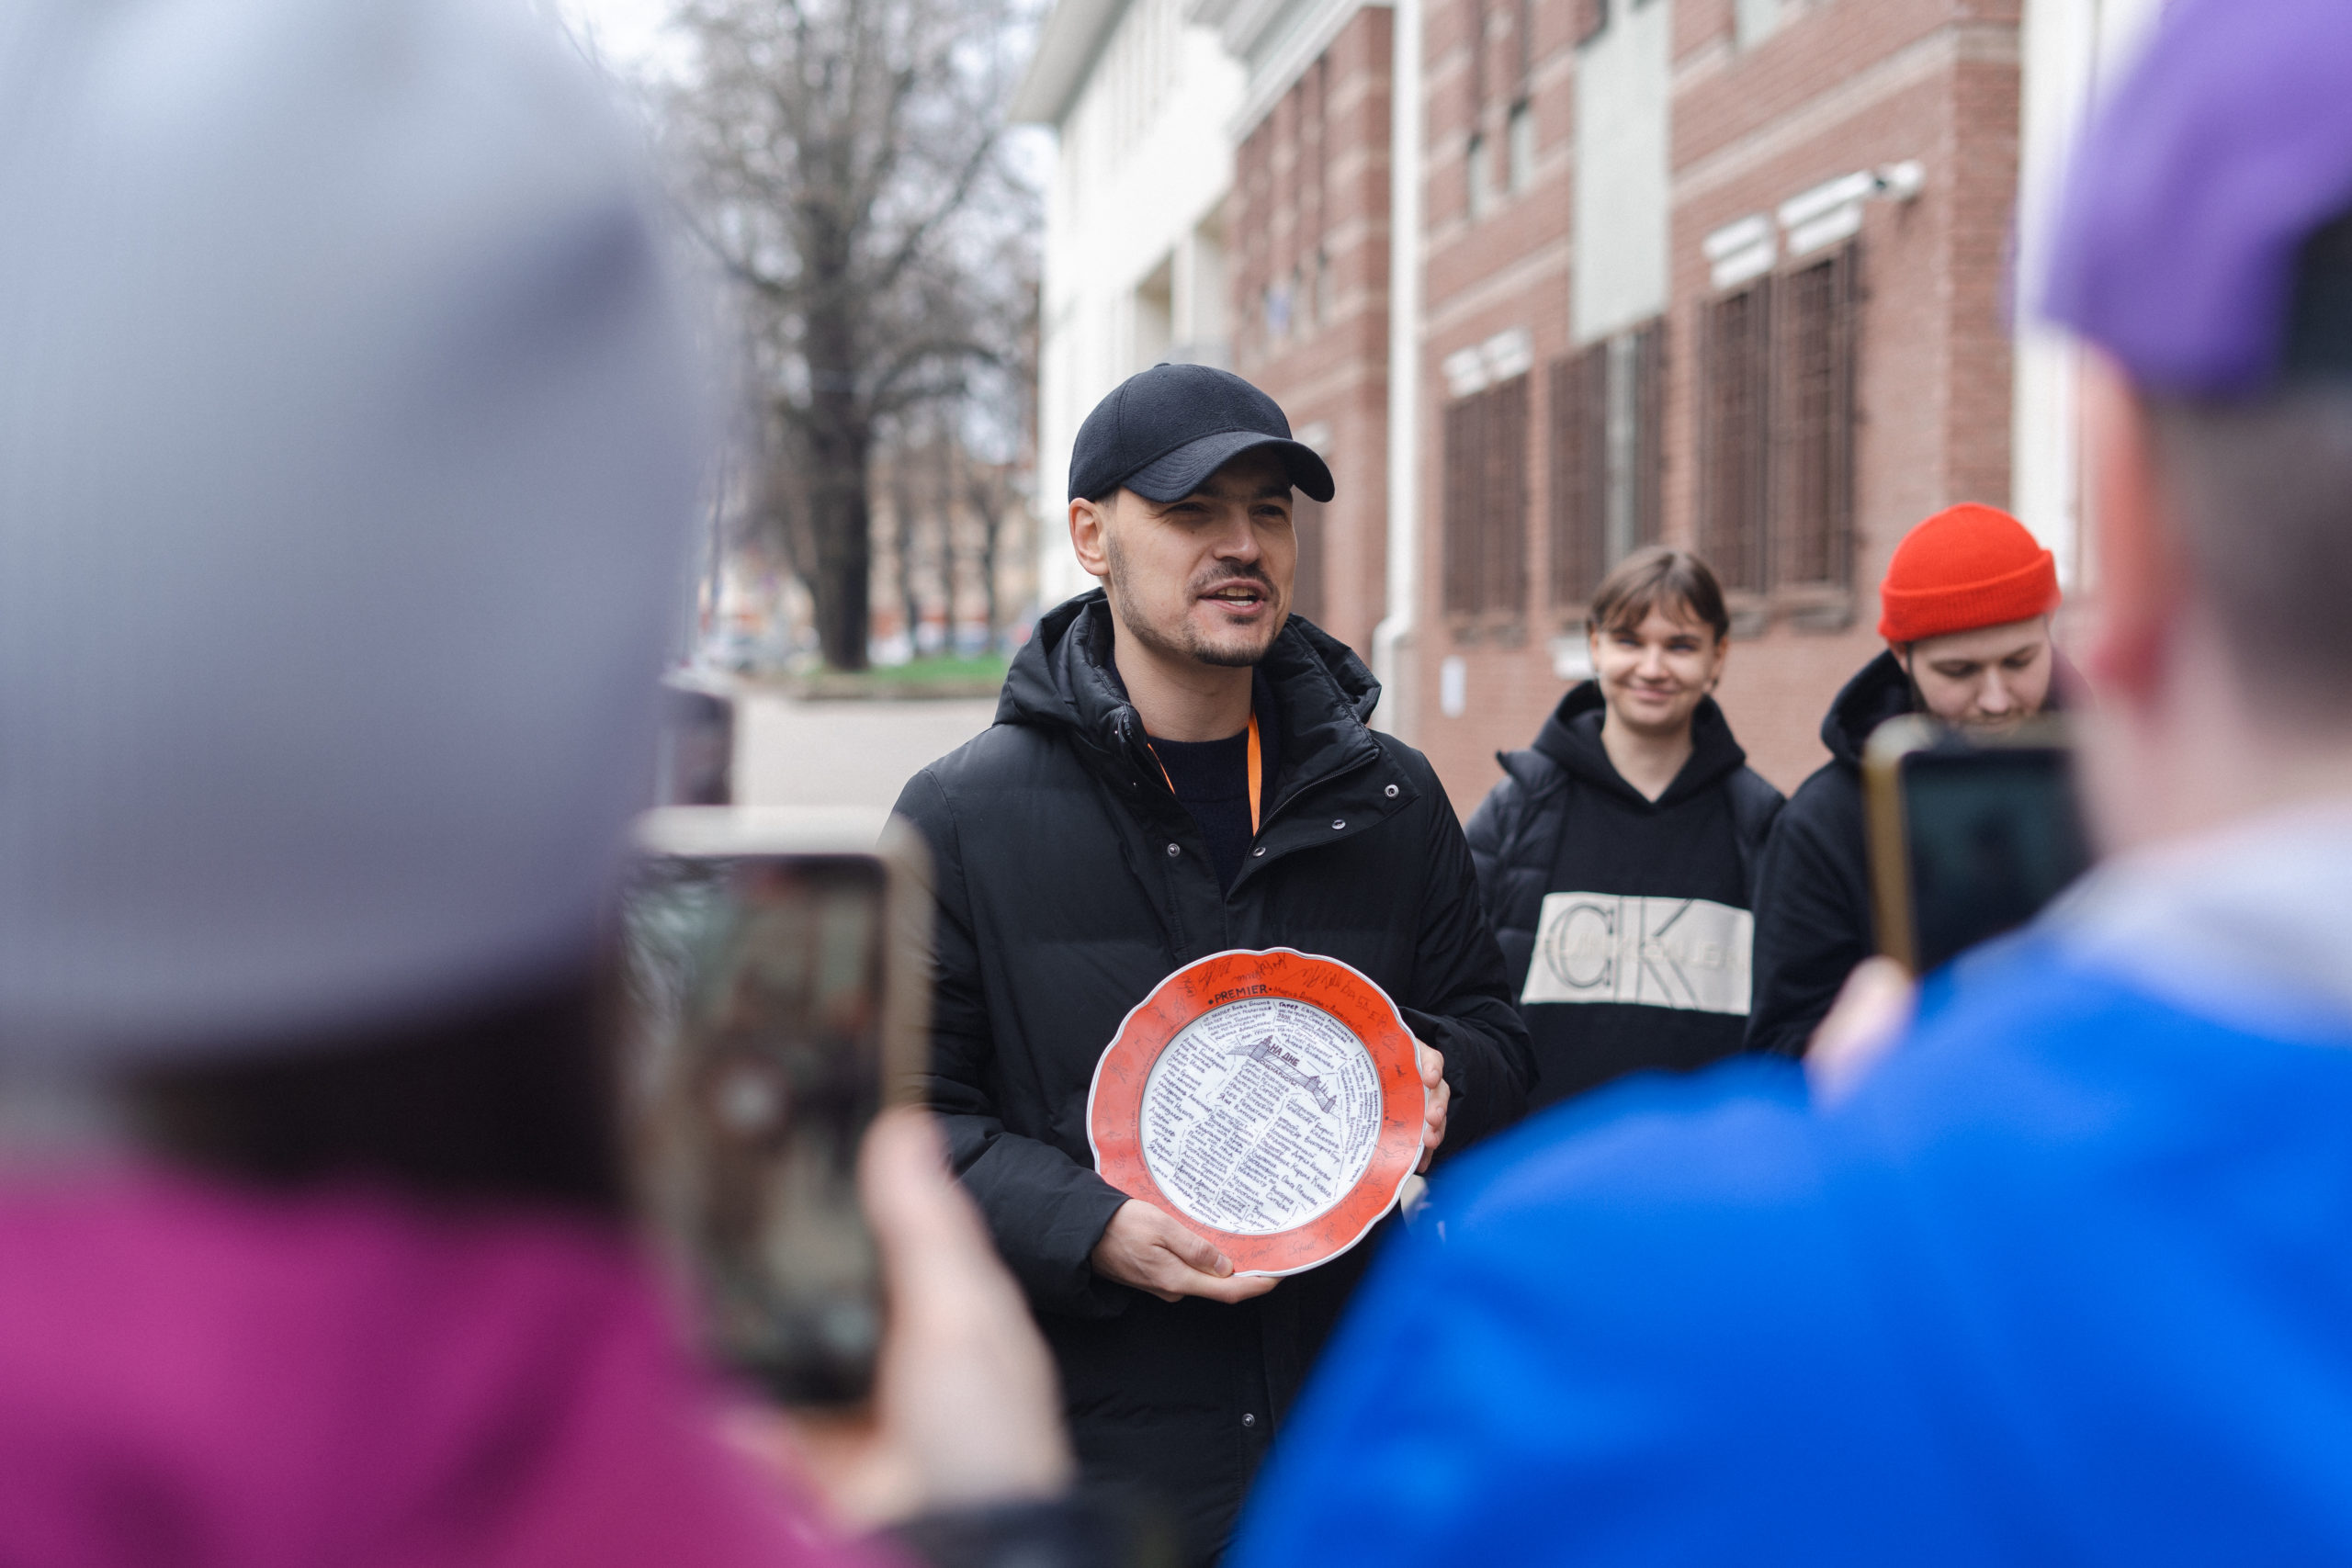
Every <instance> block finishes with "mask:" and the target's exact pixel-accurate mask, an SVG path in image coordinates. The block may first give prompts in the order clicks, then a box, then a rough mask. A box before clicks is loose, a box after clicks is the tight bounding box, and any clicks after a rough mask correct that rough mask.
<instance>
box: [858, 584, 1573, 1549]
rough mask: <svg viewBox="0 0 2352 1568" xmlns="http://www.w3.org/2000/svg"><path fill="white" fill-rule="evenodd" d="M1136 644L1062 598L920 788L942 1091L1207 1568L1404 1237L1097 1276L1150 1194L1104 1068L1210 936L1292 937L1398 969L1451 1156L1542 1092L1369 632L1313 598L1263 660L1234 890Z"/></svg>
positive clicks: (1394, 983)
mask: <svg viewBox="0 0 2352 1568" xmlns="http://www.w3.org/2000/svg"><path fill="white" fill-rule="evenodd" d="M1110 662H1111V625H1110V616H1109V614H1108V612H1107V610H1106V609H1105V608H1104V606H1103V596H1102V594H1101V593H1100V592H1093V593H1089V594H1086V595H1084V596H1082V597H1080V598H1078V599H1074V600H1072V601H1070V602H1069V603H1068V604H1063V605H1061V606H1060V607H1058V608H1057V609H1056V610H1054V611H1053V612H1052V613H1051V614H1049V615H1046V617H1045V618H1044V619H1043V620H1042V621H1040V622H1039V623H1038V626H1037V631H1036V635H1035V637H1033V638H1032V639H1031V641H1030V642H1029V644H1028V646H1026V647H1025V648H1023V649H1022V650H1021V653H1020V655H1019V656H1018V657H1017V658H1016V659H1015V660H1013V665H1012V673H1011V674H1010V675H1009V676H1008V677H1007V679H1006V681H1005V688H1004V696H1003V700H1002V701H1001V704H1000V705H999V706H998V709H997V722H996V724H995V725H994V726H993V727H992V728H989V730H988V731H986V732H985V733H984V734H982V735H980V736H979V737H978V739H974V740H973V741H971V742H970V743H969V744H967V745H966V746H964V747H963V748H962V749H960V750H956V751H955V752H952V753H951V754H949V755H948V756H946V757H944V758H943V759H941V760H940V761H937V762H934V763H933V764H932V765H931V766H930V767H928V768H925V769H924V770H923V771H922V773H918V774H916V775H915V777H914V779H913V780H912V781H911V782H910V784H908V785H907V788H906V791H905V793H904V794H903V795H901V796H900V797H899V807H898V809H899V812H900V813H901V814H902V815H904V816H906V817H908V818H911V819H912V820H913V821H914V822H915V824H916V825H917V826H918V827H920V828H921V829H922V832H923V834H924V836H925V837H926V838H927V839H928V840H930V843H931V847H932V852H933V857H934V860H935V862H936V867H935V870H936V874H937V878H938V893H939V924H938V953H939V957H938V968H937V1006H936V1017H935V1031H936V1032H935V1036H934V1041H935V1043H934V1055H933V1076H932V1077H931V1079H930V1081H929V1086H928V1095H929V1099H930V1101H931V1103H932V1105H933V1107H934V1108H935V1109H936V1110H937V1111H939V1112H940V1114H941V1115H942V1117H943V1118H944V1122H945V1124H946V1132H947V1138H948V1145H949V1153H950V1157H951V1159H952V1160H953V1163H954V1165H955V1168H956V1170H957V1171H958V1172H959V1173H961V1175H962V1177H963V1179H964V1181H965V1184H966V1185H967V1188H968V1189H969V1190H970V1191H971V1192H972V1194H973V1196H974V1197H975V1198H977V1199H978V1201H979V1204H980V1207H981V1210H982V1211H983V1212H984V1213H986V1215H987V1217H988V1221H989V1228H990V1230H991V1231H992V1232H993V1233H994V1235H995V1237H996V1242H997V1246H998V1247H999V1249H1000V1250H1001V1252H1002V1253H1003V1255H1004V1258H1005V1260H1006V1262H1007V1263H1008V1264H1010V1265H1011V1267H1012V1270H1013V1272H1014V1273H1015V1274H1016V1275H1017V1276H1018V1277H1019V1278H1020V1280H1021V1282H1022V1284H1023V1287H1024V1288H1025V1289H1026V1291H1027V1292H1028V1294H1029V1299H1030V1302H1031V1303H1032V1304H1033V1305H1034V1306H1035V1309H1036V1312H1037V1315H1038V1321H1039V1323H1040V1324H1041V1325H1042V1326H1043V1327H1044V1329H1045V1332H1046V1338H1047V1339H1048V1340H1049V1341H1050V1342H1051V1344H1052V1346H1053V1348H1054V1352H1055V1356H1056V1359H1057V1361H1058V1362H1059V1364H1060V1368H1061V1376H1062V1392H1063V1395H1064V1398H1065V1400H1066V1401H1067V1403H1068V1406H1069V1417H1070V1425H1071V1429H1072V1434H1073V1436H1074V1438H1075V1439H1076V1443H1077V1447H1078V1450H1079V1454H1080V1460H1081V1461H1082V1463H1083V1465H1084V1467H1085V1469H1086V1471H1087V1472H1088V1474H1089V1475H1090V1477H1091V1478H1094V1479H1097V1480H1106V1481H1113V1482H1119V1483H1126V1484H1129V1485H1132V1486H1140V1487H1146V1488H1149V1489H1151V1490H1154V1491H1157V1492H1158V1493H1159V1494H1160V1495H1162V1496H1163V1497H1165V1498H1166V1499H1167V1500H1168V1502H1169V1503H1170V1505H1171V1506H1173V1507H1174V1508H1175V1510H1176V1512H1177V1516H1178V1518H1179V1522H1180V1525H1181V1527H1182V1531H1183V1535H1184V1539H1185V1545H1186V1553H1187V1556H1188V1557H1189V1558H1190V1559H1191V1560H1192V1561H1194V1562H1205V1561H1207V1560H1208V1559H1209V1558H1210V1557H1211V1556H1212V1555H1213V1554H1214V1553H1215V1552H1216V1551H1217V1550H1218V1549H1219V1548H1220V1547H1221V1546H1222V1544H1223V1542H1224V1540H1225V1537H1226V1536H1227V1533H1228V1532H1229V1531H1230V1529H1231V1528H1232V1522H1233V1518H1234V1515H1235V1512H1236V1510H1237V1509H1238V1506H1239V1505H1240V1501H1241V1495H1242V1491H1243V1489H1244V1488H1245V1486H1246V1485H1247V1484H1248V1483H1249V1480H1250V1475H1251V1473H1252V1472H1254V1471H1255V1470H1256V1468H1257V1466H1258V1463H1259V1461H1261V1459H1262V1458H1263V1457H1264V1455H1265V1452H1266V1450H1267V1445H1268V1442H1269V1441H1270V1439H1271V1438H1272V1433H1273V1431H1274V1429H1275V1427H1277V1425H1278V1424H1279V1422H1280V1419H1281V1417H1282V1416H1283V1412H1284V1411H1285V1410H1286V1409H1287V1408H1288V1406H1289V1404H1290V1402H1291V1400H1292V1398H1293V1397H1294V1395H1295V1393H1296V1392H1297V1390H1298V1387H1299V1384H1300V1382H1301V1381H1302V1380H1303V1379H1304V1378H1305V1376H1306V1371H1307V1367H1308V1364H1309V1363H1310V1362H1311V1361H1312V1360H1313V1359H1314V1356H1315V1353H1316V1351H1317V1348H1318V1347H1319V1346H1320V1345H1321V1344H1322V1342H1323V1338H1324V1337H1325V1335H1326V1334H1327V1333H1328V1332H1329V1329H1330V1327H1331V1325H1332V1324H1333V1323H1334V1321H1335V1320H1336V1319H1337V1318H1338V1316H1339V1314H1340V1308H1341V1306H1342V1305H1343V1304H1344V1303H1345V1302H1346V1300H1347V1297H1348V1293H1349V1292H1350V1290H1351V1287H1352V1286H1353V1285H1354V1283H1355V1281H1356V1280H1357V1278H1358V1277H1359V1276H1360V1275H1361V1274H1362V1272H1363V1268H1364V1265H1365V1263H1366V1261H1367V1259H1368V1258H1370V1256H1371V1253H1372V1250H1373V1241H1374V1240H1376V1239H1377V1238H1376V1237H1375V1238H1372V1239H1371V1240H1368V1241H1367V1243H1366V1244H1365V1245H1364V1246H1362V1247H1357V1248H1356V1249H1355V1250H1354V1251H1353V1252H1351V1253H1349V1254H1347V1255H1346V1256H1344V1257H1342V1258H1339V1259H1337V1260H1335V1261H1334V1262H1332V1263H1329V1264H1327V1265H1326V1266H1324V1267H1323V1268H1321V1269H1315V1270H1313V1271H1311V1272H1308V1273H1306V1274H1302V1275H1297V1276H1295V1277H1292V1278H1290V1279H1286V1280H1283V1282H1282V1283H1281V1284H1280V1285H1278V1286H1276V1287H1275V1288H1274V1290H1273V1291H1272V1292H1270V1293H1269V1294H1267V1295H1265V1296H1262V1297H1260V1298H1259V1299H1257V1300H1255V1301H1251V1302H1245V1303H1240V1304H1239V1305H1237V1306H1227V1305H1220V1304H1217V1303H1210V1302H1205V1301H1201V1300H1197V1299H1187V1300H1184V1301H1181V1302H1176V1303H1168V1302H1162V1301H1160V1300H1159V1299H1158V1298H1156V1297H1153V1296H1148V1295H1146V1294H1144V1293H1143V1292H1139V1291H1135V1290H1131V1289H1129V1288H1128V1287H1126V1286H1124V1285H1119V1284H1114V1283H1112V1282H1110V1281H1108V1280H1103V1279H1100V1278H1098V1277H1096V1276H1095V1275H1094V1274H1093V1272H1092V1271H1091V1269H1089V1267H1088V1262H1087V1259H1088V1256H1089V1254H1090V1253H1091V1252H1092V1250H1093V1247H1094V1244H1095V1242H1096V1241H1097V1240H1099V1239H1100V1238H1101V1236H1102V1234H1103V1227H1104V1226H1105V1225H1106V1224H1109V1223H1110V1219H1111V1215H1112V1213H1114V1211H1115V1210H1116V1209H1117V1208H1118V1207H1119V1205H1120V1204H1121V1203H1122V1202H1124V1201H1125V1197H1124V1195H1123V1194H1121V1193H1120V1192H1118V1191H1117V1190H1115V1189H1114V1188H1112V1187H1111V1186H1110V1185H1109V1184H1108V1183H1106V1182H1104V1181H1103V1179H1101V1178H1100V1177H1098V1176H1096V1175H1095V1174H1094V1169H1093V1159H1092V1156H1091V1151H1090V1148H1089V1145H1088V1142H1087V1135H1086V1100H1087V1089H1088V1086H1089V1085H1090V1083H1091V1080H1092V1077H1093V1072H1094V1066H1095V1062H1096V1060H1097V1059H1098V1058H1099V1057H1100V1056H1101V1055H1102V1053H1103V1047H1104V1046H1105V1045H1107V1044H1108V1043H1110V1041H1111V1037H1112V1036H1113V1035H1114V1033H1115V1032H1117V1031H1118V1027H1119V1023H1120V1021H1121V1020H1122V1019H1124V1018H1125V1016H1126V1014H1127V1011H1128V1010H1129V1009H1131V1008H1133V1007H1134V1006H1135V1005H1136V1002H1138V1001H1140V1000H1141V999H1142V998H1143V997H1144V995H1145V994H1146V993H1147V992H1148V991H1149V990H1150V989H1151V988H1152V987H1154V986H1155V985H1157V984H1159V981H1160V980H1161V979H1162V978H1164V977H1165V976H1167V975H1168V974H1169V972H1170V971H1171V970H1173V969H1175V968H1177V967H1178V966H1180V965H1182V964H1186V963H1189V962H1191V961H1192V960H1193V959H1196V958H1200V957H1203V956H1204V955H1206V954H1209V953H1217V952H1220V951H1223V950H1225V949H1227V948H1263V947H1273V946H1290V947H1295V948H1299V949H1302V950H1304V951H1306V952H1310V953H1325V954H1329V956H1331V957H1334V958H1338V959H1341V960H1343V961H1345V962H1346V963H1348V964H1353V965H1354V966H1355V967H1356V968H1357V969H1359V970H1361V971H1363V973H1364V974H1365V975H1368V976H1371V977H1372V978H1373V980H1374V981H1375V982H1376V983H1378V984H1379V985H1380V986H1381V987H1384V988H1385V990H1386V991H1387V992H1388V994H1389V996H1390V997H1391V998H1394V999H1395V1001H1396V1002H1397V1006H1398V1008H1399V1009H1400V1010H1402V1011H1403V1012H1404V1015H1405V1019H1406V1021H1407V1023H1408V1025H1410V1027H1411V1028H1412V1030H1413V1032H1415V1033H1416V1034H1417V1035H1419V1037H1420V1038H1421V1039H1422V1040H1423V1041H1424V1042H1426V1043H1429V1044H1430V1045H1431V1046H1433V1047H1435V1048H1436V1049H1437V1050H1439V1051H1441V1052H1442V1053H1444V1055H1445V1062H1446V1068H1445V1072H1446V1078H1447V1081H1448V1083H1449V1084H1450V1085H1451V1086H1452V1089H1453V1112H1452V1121H1451V1124H1450V1128H1449V1134H1448V1138H1447V1145H1446V1146H1447V1151H1448V1152H1449V1153H1451V1152H1453V1151H1456V1150H1458V1149H1459V1148H1461V1147H1462V1146H1464V1145H1467V1144H1469V1143H1471V1142H1473V1141H1475V1140H1476V1138H1477V1137H1478V1136H1480V1135H1481V1134H1485V1133H1487V1132H1491V1131H1493V1130H1495V1129H1496V1128H1498V1127H1500V1126H1502V1125H1504V1124H1505V1123H1507V1122H1510V1121H1511V1120H1513V1119H1514V1118H1516V1117H1517V1116H1518V1115H1520V1114H1521V1111H1522V1110H1523V1109H1524V1107H1525V1104H1526V1097H1527V1089H1528V1083H1529V1079H1530V1078H1531V1077H1532V1068H1531V1066H1530V1063H1529V1059H1528V1052H1527V1036H1526V1033H1525V1032H1524V1031H1523V1030H1522V1029H1521V1026H1520V1022H1519V1018H1518V1015H1517V1014H1516V1013H1515V1012H1513V1011H1512V1010H1511V1005H1510V994H1509V992H1508V990H1507V989H1506V987H1505V983H1504V980H1503V965H1502V955H1501V954H1500V953H1498V951H1497V950H1496V947H1495V942H1494V939H1493V937H1491V936H1490V935H1488V934H1487V925H1486V921H1485V920H1484V919H1482V918H1481V917H1480V915H1479V912H1478V893H1477V885H1476V878H1475V876H1474V874H1473V873H1472V870H1471V865H1470V852H1469V850H1468V848H1467V846H1466V845H1465V844H1464V842H1463V838H1462V830H1461V829H1460V827H1459V826H1458V825H1457V824H1456V823H1455V820H1454V817H1453V807H1452V806H1451V805H1450V804H1449V803H1448V802H1447V800H1446V795H1445V791H1444V790H1443V789H1442V787H1441V786H1440V785H1439V784H1438V781H1437V777H1436V775H1435V773H1432V772H1431V770H1430V766H1429V764H1428V763H1427V762H1426V761H1423V759H1422V758H1421V756H1420V754H1419V752H1417V751H1414V750H1412V749H1411V748H1409V747H1407V746H1404V745H1401V744H1399V743H1398V742H1397V741H1396V740H1395V739H1391V738H1389V737H1387V736H1385V735H1380V734H1376V733H1374V731H1373V730H1372V729H1370V728H1367V727H1366V725H1365V723H1364V720H1365V718H1366V717H1367V716H1369V715H1370V714H1371V712H1372V709H1373V705H1374V701H1375V700H1376V699H1377V697H1378V695H1379V687H1378V686H1377V684H1375V683H1374V681H1373V679H1372V676H1371V673H1370V672H1369V671H1366V670H1365V669H1364V667H1363V664H1362V663H1361V662H1360V661H1358V660H1357V659H1356V657H1355V656H1354V655H1353V654H1352V653H1350V652H1349V651H1348V649H1346V648H1345V647H1344V646H1342V645H1341V644H1340V643H1339V642H1337V641H1335V640H1333V639H1332V638H1330V637H1327V636H1325V635H1324V634H1323V633H1322V632H1320V631H1317V630H1316V629H1315V628H1314V627H1312V626H1308V625H1307V624H1306V623H1305V622H1303V621H1300V620H1297V619H1295V618H1294V619H1293V620H1292V621H1291V623H1290V625H1289V626H1287V627H1285V628H1284V629H1283V632H1282V634H1281V635H1280V636H1279V637H1277V638H1276V639H1275V641H1274V645H1273V648H1272V651H1271V652H1270V653H1269V654H1268V656H1267V659H1266V660H1265V662H1264V664H1263V665H1262V666H1261V668H1262V670H1263V671H1264V672H1265V674H1266V676H1267V679H1268V682H1269V683H1270V685H1271V689H1272V694H1273V698H1274V702H1275V705H1276V709H1277V713H1276V716H1275V718H1276V722H1277V723H1278V724H1279V726H1280V727H1281V732H1282V734H1281V758H1282V764H1281V765H1282V772H1281V774H1280V776H1279V777H1277V779H1276V780H1275V781H1274V787H1273V790H1272V793H1271V795H1269V796H1268V798H1269V799H1270V800H1271V801H1272V807H1271V808H1270V809H1269V810H1268V811H1267V812H1266V814H1265V820H1264V823H1263V826H1262V828H1261V831H1260V832H1259V834H1258V837H1257V840H1256V841H1255V843H1254V844H1253V846H1252V848H1251V851H1250V856H1249V858H1247V859H1246V860H1244V862H1243V863H1242V869H1241V872H1240V874H1239V875H1238V876H1237V877H1236V878H1235V880H1234V883H1233V886H1232V888H1231V890H1230V892H1229V893H1228V892H1224V891H1220V889H1219V887H1218V884H1217V878H1216V871H1215V870H1214V868H1213V867H1212V866H1211V864H1210V863H1209V857H1208V854H1207V852H1206V845H1205V843H1204V840H1203V839H1202V837H1201V834H1200V831H1199V829H1197V828H1195V827H1194V826H1193V819H1192V817H1191V816H1190V814H1189V813H1187V812H1186V811H1185V809H1184V807H1182V805H1181V804H1180V803H1179V802H1178V801H1177V800H1176V798H1175V796H1174V795H1171V794H1170V792H1169V789H1168V786H1167V784H1166V783H1165V781H1164V779H1163V776H1162V774H1161V773H1160V771H1159V768H1158V767H1157V766H1156V765H1154V763H1153V761H1152V759H1151V755H1150V753H1149V752H1148V750H1146V748H1145V745H1144V737H1143V731H1142V727H1141V725H1140V723H1139V722H1138V720H1137V718H1136V711H1135V709H1134V708H1133V707H1132V706H1131V705H1129V704H1128V703H1127V701H1126V699H1125V696H1124V695H1123V694H1121V692H1120V689H1119V688H1118V686H1117V685H1116V683H1115V682H1114V681H1113V679H1112V678H1111V673H1110V671H1109V669H1108V666H1109V665H1110Z"/></svg>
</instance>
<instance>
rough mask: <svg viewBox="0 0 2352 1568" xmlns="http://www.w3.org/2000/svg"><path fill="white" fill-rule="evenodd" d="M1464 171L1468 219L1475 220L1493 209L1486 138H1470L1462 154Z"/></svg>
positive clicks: (1474, 221) (1492, 191)
mask: <svg viewBox="0 0 2352 1568" xmlns="http://www.w3.org/2000/svg"><path fill="white" fill-rule="evenodd" d="M1463 160H1464V172H1465V173H1466V174H1467V175H1468V176H1469V180H1470V221H1471V222H1473V223H1476V222H1477V221H1478V220H1480V219H1482V218H1484V217H1486V216H1487V213H1489V212H1491V211H1493V210H1494V206H1495V202H1494V186H1493V182H1491V181H1490V180H1488V179H1487V139H1486V138H1485V137H1484V136H1475V135H1474V136H1473V137H1471V138H1470V146H1469V150H1468V151H1467V152H1464V154H1463Z"/></svg>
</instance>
